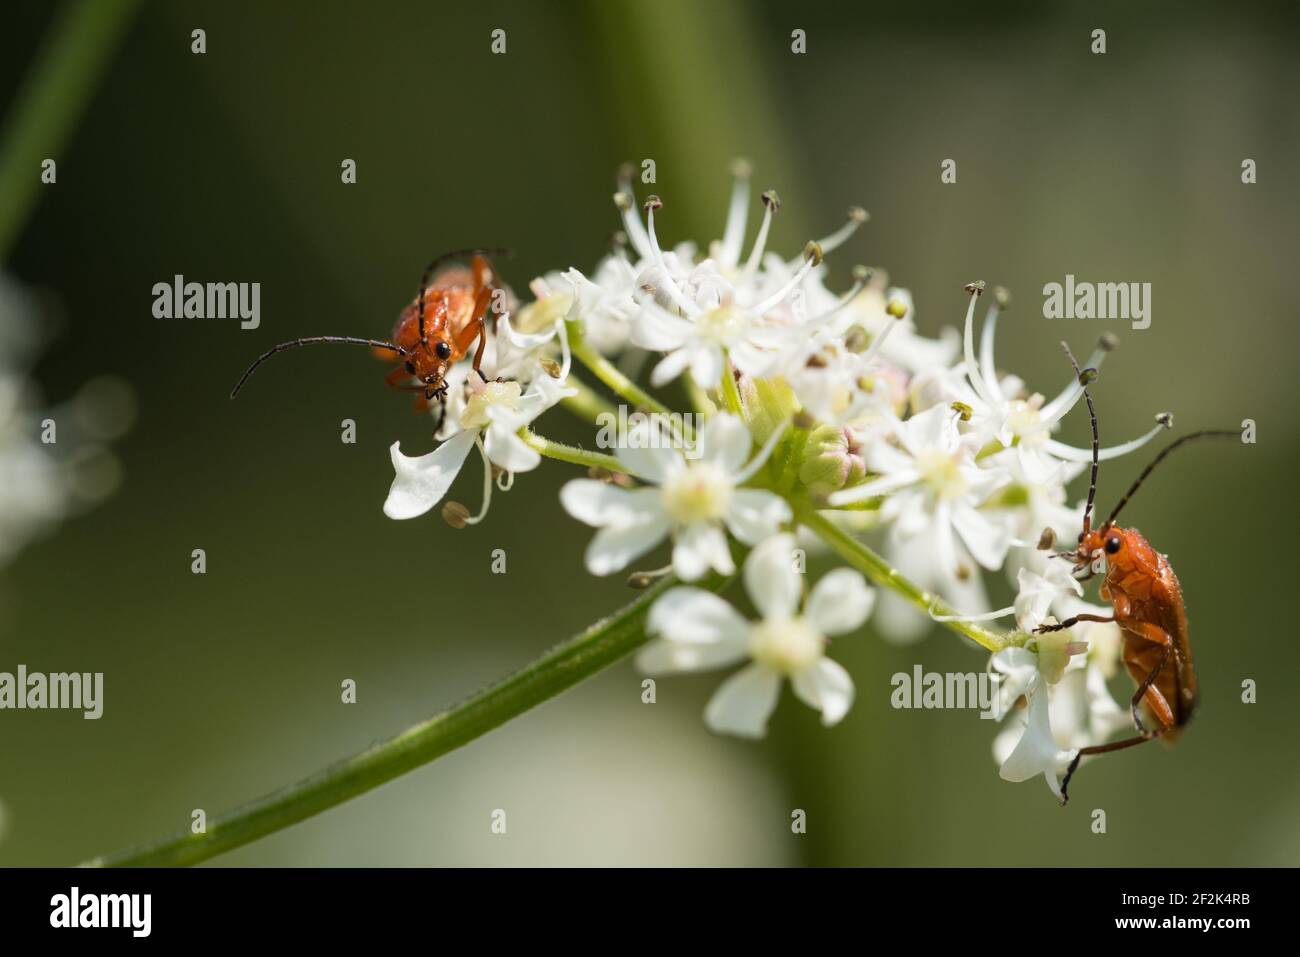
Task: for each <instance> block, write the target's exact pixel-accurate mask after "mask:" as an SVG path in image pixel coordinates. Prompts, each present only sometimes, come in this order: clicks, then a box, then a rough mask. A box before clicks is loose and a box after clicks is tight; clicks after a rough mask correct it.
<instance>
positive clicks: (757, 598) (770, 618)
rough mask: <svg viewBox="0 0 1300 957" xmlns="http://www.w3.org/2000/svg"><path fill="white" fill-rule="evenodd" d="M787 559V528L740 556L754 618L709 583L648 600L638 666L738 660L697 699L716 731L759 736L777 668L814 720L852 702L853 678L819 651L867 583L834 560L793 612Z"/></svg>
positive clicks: (703, 666)
mask: <svg viewBox="0 0 1300 957" xmlns="http://www.w3.org/2000/svg"><path fill="white" fill-rule="evenodd" d="M795 561H796V558H795V539H794V536H793V535H788V534H782V535H776V536H773V537H772V538H770V539H768V540H767V541H765V542H763V543H762V544H761V545H759V546H758V547H757V548H755V549H754V550H753V551H752V552H751V553H750V555H749V557H748V558H747V559H746V560H745V587H746V590H747V591H748V592H749V596H750V598H751V600H752V601H753V602H754V605H755V607H756V608H757V609H758V610H759V612H760V613H761V614H762V616H763V617H762V620H760V621H757V622H749V621H746V620H745V619H744V618H743V617H741V615H740V614H739V613H738V612H737V611H736V610H735V609H734V608H733V607H732V606H731V605H729V604H728V603H727V602H725V601H723V600H722V599H721V598H719V597H718V596H717V595H714V594H712V593H711V592H706V591H703V590H701V589H697V588H674V589H671V590H670V591H668V592H666V593H665V594H664V595H663V596H662V597H661V598H659V600H658V601H656V602H655V603H654V605H652V606H651V608H650V615H649V625H648V630H649V632H650V633H651V634H652V635H655V636H658V637H657V638H656V640H655V641H653V642H652V643H651V644H649V645H647V646H646V647H645V648H644V649H642V651H641V653H640V654H639V655H638V656H637V664H638V666H639V667H640V668H641V670H642V671H645V672H647V673H649V674H665V673H672V672H682V671H702V670H711V669H715V668H725V667H728V666H730V665H734V664H737V663H739V662H742V661H745V660H748V661H749V662H750V663H749V664H748V665H746V666H745V667H744V668H742V669H741V670H740V671H738V672H736V673H735V674H734V675H732V676H731V677H730V678H728V679H727V680H726V681H724V682H723V683H722V685H721V686H720V687H719V688H718V690H717V691H716V692H715V693H714V695H713V697H712V698H711V699H710V700H709V704H708V707H707V708H706V709H705V712H704V720H705V722H706V723H707V724H708V726H709V727H710V728H712V729H713V730H714V731H717V732H720V733H723V734H734V735H738V736H741V737H747V738H758V737H762V736H763V735H764V734H765V733H766V731H767V721H768V718H769V717H770V716H771V714H772V711H773V709H775V707H776V702H777V698H778V696H779V694H780V690H781V683H782V681H783V680H785V679H786V678H789V679H790V684H791V687H792V688H793V689H794V693H795V695H796V696H797V697H798V698H799V699H800V700H801V701H803V702H804V703H806V704H807V705H809V706H810V707H813V708H816V709H817V710H818V711H820V712H821V716H822V724H824V725H827V726H830V725H833V724H836V723H838V722H839V721H840V720H841V719H842V718H843V717H844V715H845V714H846V713H847V712H848V710H849V707H850V706H851V705H852V703H853V680H852V679H851V678H850V677H849V675H848V672H846V671H845V670H844V669H843V668H842V667H841V666H840V665H839V664H837V663H836V662H834V661H832V660H830V659H829V658H827V657H826V654H825V652H826V644H827V638H828V636H833V635H840V634H845V633H848V632H851V631H854V630H856V629H857V628H859V627H861V625H862V624H863V622H865V621H866V620H867V617H868V616H869V615H870V613H871V606H872V602H873V600H874V593H873V592H872V591H871V589H869V588H868V587H867V585H866V582H865V581H864V580H863V578H862V576H861V575H860V574H859V573H858V572H856V571H854V570H852V569H847V568H841V569H839V570H837V571H834V572H831V573H830V574H829V575H826V576H825V577H824V578H822V579H821V580H820V581H819V582H818V583H817V585H816V586H815V587H814V588H813V590H812V593H811V594H810V595H809V597H808V602H807V604H806V605H805V606H804V608H803V612H802V614H801V613H800V609H799V605H800V594H801V592H802V588H803V579H802V575H800V573H799V572H798V571H796V569H795Z"/></svg>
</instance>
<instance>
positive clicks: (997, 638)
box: [798, 507, 1028, 651]
mask: <svg viewBox="0 0 1300 957" xmlns="http://www.w3.org/2000/svg"><path fill="white" fill-rule="evenodd" d="M798 518H799V521H800V522H801V523H802V524H803V525H805V526H806V527H807V528H809V529H810V530H811V531H812V532H814V533H815V534H816V535H817V536H818V537H820V538H821V539H822V540H823V541H824V542H826V544H827V545H829V546H830V547H831V548H833V549H834V550H835V551H836V552H838V553H839V555H840V557H841V558H843V559H844V560H845V561H847V562H848V563H849V564H850V565H852V566H853V567H854V568H856V569H858V571H860V572H862V573H863V574H864V575H866V576H867V577H868V578H870V579H871V580H872V581H874V582H875V583H876V584H878V585H880V586H882V587H884V588H889V589H891V590H892V591H895V592H897V593H898V594H900V595H902V596H903V597H904V598H906V599H907V600H908V601H910V602H911V603H912V604H913V605H915V606H916V607H917V608H919V609H921V611H923V612H925V613H926V614H927V615H928V614H931V613H933V614H935V615H955V614H957V612H955V611H954V610H953V609H952V608H951V607H950V606H949V605H947V604H946V603H945V602H944V601H943V599H941V598H940V597H939V596H938V595H933V594H931V593H930V592H928V591H925V590H923V589H922V588H920V587H919V586H917V585H916V584H915V583H913V582H912V581H911V580H909V579H908V578H907V577H906V576H905V575H903V573H902V572H900V571H899V570H898V569H896V568H894V567H892V566H891V565H890V564H889V562H887V561H885V560H884V559H883V558H881V557H880V556H879V555H877V554H876V553H875V552H874V551H872V550H871V549H870V548H868V547H867V546H866V545H864V544H862V542H860V541H858V540H857V539H856V538H854V537H853V536H852V535H850V534H848V533H847V532H845V531H844V530H843V529H842V528H840V527H839V526H838V525H836V524H835V523H833V522H831V521H829V520H827V519H826V517H825V516H823V515H821V514H820V513H819V512H817V511H816V509H814V508H811V507H803V508H800V509H799V512H798ZM939 624H941V625H943V626H944V627H946V628H949V629H951V630H952V631H955V632H957V633H958V634H959V635H965V636H966V637H967V638H969V639H970V640H971V641H973V642H975V643H976V644H977V645H980V646H982V647H984V648H987V649H988V650H989V651H1001V650H1002V649H1003V648H1009V647H1011V646H1014V645H1021V644H1023V643H1024V641H1025V639H1026V638H1027V637H1028V636H1027V635H1021V634H1015V635H1000V634H998V633H997V632H995V631H990V630H989V629H987V628H984V627H982V626H981V625H979V624H978V623H976V622H972V621H944V622H940V623H939Z"/></svg>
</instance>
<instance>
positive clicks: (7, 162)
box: [0, 0, 138, 262]
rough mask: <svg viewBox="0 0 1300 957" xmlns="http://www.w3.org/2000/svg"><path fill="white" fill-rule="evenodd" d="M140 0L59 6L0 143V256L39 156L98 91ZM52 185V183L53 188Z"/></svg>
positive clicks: (25, 209)
mask: <svg viewBox="0 0 1300 957" xmlns="http://www.w3.org/2000/svg"><path fill="white" fill-rule="evenodd" d="M137 6H138V3H137V0H78V2H76V3H70V4H68V5H67V6H66V7H64V8H63V10H62V11H60V13H59V14H58V16H57V18H56V19H55V22H54V25H53V26H52V27H51V28H50V33H49V35H48V36H47V38H46V40H45V43H44V44H43V45H42V46H41V48H40V50H39V51H38V52H37V54H36V58H35V60H33V62H32V65H31V67H30V68H29V69H28V72H27V75H26V77H25V78H24V80H23V83H22V86H21V87H20V88H19V90H18V92H17V94H16V95H15V96H14V98H13V107H12V110H13V112H12V113H11V114H10V115H9V117H8V119H7V120H6V122H5V128H4V140H3V144H4V145H3V147H0V262H4V261H6V260H8V258H9V253H10V251H11V250H12V248H13V244H14V242H15V241H16V240H17V238H18V234H19V233H20V232H22V229H23V227H24V226H25V225H26V224H27V220H28V217H30V216H31V213H32V210H33V208H35V206H36V199H37V196H38V195H39V192H38V191H39V190H41V189H43V188H49V187H48V186H45V185H44V184H42V182H41V163H42V162H43V161H44V160H46V159H53V160H55V161H56V162H57V161H58V159H59V156H58V153H59V151H60V150H62V149H63V146H64V144H65V143H66V141H67V139H68V135H69V134H70V133H71V131H72V128H73V126H74V125H75V124H76V122H77V119H78V117H80V115H81V112H82V110H84V109H85V107H86V105H87V103H89V101H90V98H91V96H92V95H93V94H94V92H95V85H96V81H97V80H98V79H99V77H100V75H101V74H102V73H103V70H104V67H105V65H106V64H107V63H108V59H109V57H110V55H111V54H112V52H113V49H114V48H115V47H116V46H117V43H118V40H119V39H120V38H121V37H122V35H123V33H124V32H125V31H126V27H127V24H129V23H130V21H131V16H132V15H133V14H134V13H135V9H136V7H137ZM55 188H57V187H55Z"/></svg>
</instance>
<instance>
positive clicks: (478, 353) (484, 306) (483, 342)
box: [455, 287, 492, 382]
mask: <svg viewBox="0 0 1300 957" xmlns="http://www.w3.org/2000/svg"><path fill="white" fill-rule="evenodd" d="M491 304H492V290H491V289H490V288H487V287H484V288H483V289H480V290H479V294H478V298H476V299H475V300H474V315H473V317H472V318H471V319H470V321H469V322H467V323H466V324H465V328H464V329H462V330H461V333H460V336H459V337H458V338H457V339H456V342H455V346H456V351H457V352H459V353H460V354H461V355H466V354H468V353H469V347H470V346H471V345H472V344H473V343H474V340H475V339H477V340H478V349H476V350H475V352H474V371H475V372H477V373H478V377H479V378H480V379H482V380H483V381H484V382H487V376H485V375H484V374H483V370H482V369H480V368H479V366H480V365H482V363H483V350H484V349H486V348H487V323H486V322H485V319H484V317H485V316H487V311H488V306H490V305H491Z"/></svg>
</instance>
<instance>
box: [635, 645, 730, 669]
mask: <svg viewBox="0 0 1300 957" xmlns="http://www.w3.org/2000/svg"><path fill="white" fill-rule="evenodd" d="M745 657H746V654H745V646H744V645H743V644H740V645H734V644H730V643H728V642H718V643H715V644H708V645H705V644H687V643H685V642H680V641H668V640H667V639H663V638H661V639H659V640H657V641H652V642H650V644H648V645H646V646H645V647H644V648H642V649H641V650H640V651H639V652H638V653H637V656H636V666H637V668H639V669H640V670H641V672H642V673H643V674H647V675H665V674H674V673H677V672H682V671H712V670H714V669H717V668H726V667H727V666H729V665H734V664H736V663H737V662H738V661H743V660H744V659H745Z"/></svg>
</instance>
